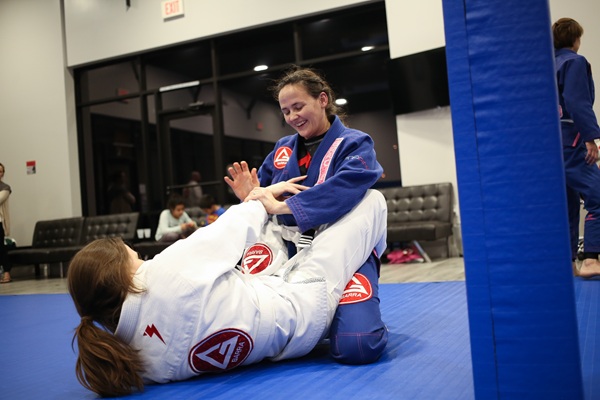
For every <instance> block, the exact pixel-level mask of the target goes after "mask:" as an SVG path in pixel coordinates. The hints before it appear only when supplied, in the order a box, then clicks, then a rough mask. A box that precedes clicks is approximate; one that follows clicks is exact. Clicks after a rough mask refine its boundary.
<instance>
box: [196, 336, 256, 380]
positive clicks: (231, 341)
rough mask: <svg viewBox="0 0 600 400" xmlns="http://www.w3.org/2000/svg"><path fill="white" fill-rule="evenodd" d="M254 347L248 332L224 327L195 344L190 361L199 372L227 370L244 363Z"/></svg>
mask: <svg viewBox="0 0 600 400" xmlns="http://www.w3.org/2000/svg"><path fill="white" fill-rule="evenodd" d="M253 347H254V344H253V342H252V338H251V337H250V336H249V335H248V334H247V333H245V332H242V331H240V330H238V329H233V328H231V329H223V330H222V331H219V332H216V333H213V334H212V335H210V336H209V337H207V338H206V339H204V340H203V341H201V342H200V343H198V344H197V345H195V346H194V347H193V348H192V350H191V351H190V355H189V357H188V361H189V363H190V367H191V368H192V370H193V371H194V372H195V373H197V374H199V373H202V372H220V371H226V370H228V369H232V368H235V367H237V366H238V365H240V364H241V363H243V362H244V360H245V359H246V358H247V357H248V355H249V354H250V352H251V351H252V348H253Z"/></svg>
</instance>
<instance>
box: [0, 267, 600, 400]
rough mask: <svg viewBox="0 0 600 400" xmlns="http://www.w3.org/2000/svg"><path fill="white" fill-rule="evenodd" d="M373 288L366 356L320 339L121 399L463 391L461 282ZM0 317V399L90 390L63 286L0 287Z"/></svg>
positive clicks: (593, 351)
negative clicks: (378, 341) (30, 290)
mask: <svg viewBox="0 0 600 400" xmlns="http://www.w3.org/2000/svg"><path fill="white" fill-rule="evenodd" d="M417 268H418V267H417ZM599 283H600V282H593V281H590V282H584V281H581V280H579V279H578V281H577V285H576V289H577V291H576V295H577V300H578V312H579V328H580V334H581V343H582V346H581V348H582V354H583V357H582V358H583V375H584V382H585V385H584V387H585V392H586V395H587V397H586V398H587V399H588V400H592V399H595V398H598V396H599V395H600V337H598V334H597V331H598V321H600V308H599V307H598V301H597V299H598V298H599V297H598V296H600V287H599ZM380 293H381V304H382V314H383V319H384V321H385V322H386V324H387V325H388V327H389V329H390V341H389V344H388V347H387V350H386V352H385V354H384V356H383V357H382V359H381V360H379V361H378V362H377V363H375V364H371V365H363V366H348V365H340V364H337V363H335V362H333V361H332V360H331V359H330V358H329V356H328V354H327V349H326V348H324V347H323V348H317V349H315V351H313V352H312V353H311V354H310V355H308V356H306V357H303V358H300V359H297V360H289V361H283V362H279V363H271V362H263V363H261V364H257V365H253V366H249V367H245V368H240V369H236V370H233V371H231V372H229V373H224V374H219V375H211V376H207V375H205V376H201V377H199V378H198V379H194V380H190V381H185V382H177V383H172V384H167V385H153V386H147V387H146V391H145V392H144V393H141V394H136V395H134V396H131V397H129V398H144V399H223V400H225V399H235V398H245V399H255V398H256V399H258V398H261V399H263V398H267V399H286V400H296V399H299V400H308V399H311V400H314V399H316V400H318V399H327V400H333V399H348V398H358V399H361V398H362V399H384V400H385V399H411V400H412V399H414V400H420V399H423V400H435V399H439V400H448V399H461V400H462V399H465V400H471V399H473V398H474V394H473V380H472V374H471V354H470V350H469V330H468V322H467V306H466V294H465V284H464V282H443V283H411V284H383V285H381V286H380ZM0 321H2V322H1V325H0V335H1V337H2V338H3V346H1V347H0V360H1V363H2V366H3V375H2V379H1V380H0V399H57V400H58V399H61V400H65V399H94V398H96V396H95V394H93V393H91V392H89V391H87V390H86V389H84V388H83V387H82V386H80V385H79V383H78V382H77V380H76V378H75V360H76V357H75V354H74V353H73V351H72V350H71V339H72V334H73V330H74V328H75V326H76V325H77V324H78V322H79V318H78V316H77V314H76V312H75V309H74V307H73V304H72V303H71V300H70V297H69V296H68V295H19V296H0ZM594 396H596V397H594Z"/></svg>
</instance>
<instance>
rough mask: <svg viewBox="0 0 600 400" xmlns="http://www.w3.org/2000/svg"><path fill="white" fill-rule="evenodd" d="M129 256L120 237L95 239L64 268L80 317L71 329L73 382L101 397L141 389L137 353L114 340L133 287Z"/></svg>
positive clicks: (140, 369)
mask: <svg viewBox="0 0 600 400" xmlns="http://www.w3.org/2000/svg"><path fill="white" fill-rule="evenodd" d="M129 263H130V259H129V254H128V252H127V249H126V247H125V244H124V243H123V241H122V240H121V239H120V238H104V239H98V240H95V241H93V242H91V243H90V244H88V245H87V246H85V247H84V248H83V249H81V250H80V251H79V252H78V253H77V254H76V255H75V257H73V260H72V261H71V263H70V264H69V272H68V275H67V285H68V288H69V293H70V295H71V297H72V298H73V302H74V303H75V308H76V309H77V312H78V313H79V315H80V316H81V323H80V324H79V326H78V327H77V328H76V329H75V335H74V337H73V342H75V340H77V348H78V350H79V355H78V357H77V364H76V366H75V372H76V374H77V380H79V382H80V383H81V384H82V385H83V386H84V387H86V388H87V389H89V390H92V391H93V392H96V393H98V394H99V395H101V396H121V395H126V394H130V393H131V392H132V389H133V388H137V389H138V390H142V389H143V387H144V384H143V380H142V377H141V373H142V372H143V364H142V359H141V357H140V356H139V354H138V352H137V351H136V350H134V349H133V348H131V347H130V346H129V345H127V344H126V343H124V342H123V341H121V340H120V339H119V338H117V337H116V336H114V334H113V333H114V331H115V329H116V328H117V324H118V323H119V316H120V313H121V307H122V306H123V302H124V301H125V297H126V296H127V294H128V293H138V292H139V290H137V289H135V288H134V286H133V284H132V279H133V277H132V275H131V272H130V268H129Z"/></svg>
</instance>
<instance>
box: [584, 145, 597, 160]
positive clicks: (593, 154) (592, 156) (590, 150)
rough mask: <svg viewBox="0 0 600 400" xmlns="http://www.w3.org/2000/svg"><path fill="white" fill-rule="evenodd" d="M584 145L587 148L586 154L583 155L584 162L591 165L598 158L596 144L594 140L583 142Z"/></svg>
mask: <svg viewBox="0 0 600 400" xmlns="http://www.w3.org/2000/svg"><path fill="white" fill-rule="evenodd" d="M585 147H586V149H587V154H586V155H585V162H586V163H587V164H589V165H592V164H594V163H595V162H596V160H598V145H596V142H595V141H593V140H592V141H591V142H585Z"/></svg>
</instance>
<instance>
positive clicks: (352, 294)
mask: <svg viewBox="0 0 600 400" xmlns="http://www.w3.org/2000/svg"><path fill="white" fill-rule="evenodd" d="M371 297H373V288H372V287H371V282H369V279H368V278H367V277H366V276H364V275H363V274H359V273H358V272H357V273H355V274H354V276H353V277H352V279H350V282H348V284H347V285H346V289H344V293H343V294H342V299H341V300H340V304H352V303H360V302H361V301H367V300H369V299H370V298H371Z"/></svg>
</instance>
